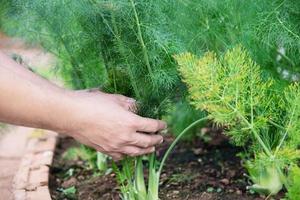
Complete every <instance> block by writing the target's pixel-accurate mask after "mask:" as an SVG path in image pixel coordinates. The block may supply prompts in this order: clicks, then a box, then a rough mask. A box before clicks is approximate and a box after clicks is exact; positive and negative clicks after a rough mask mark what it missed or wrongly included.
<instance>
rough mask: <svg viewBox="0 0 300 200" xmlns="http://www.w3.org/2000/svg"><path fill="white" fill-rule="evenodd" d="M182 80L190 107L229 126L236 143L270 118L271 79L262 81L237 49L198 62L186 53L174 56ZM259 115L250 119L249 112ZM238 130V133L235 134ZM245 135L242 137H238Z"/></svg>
mask: <svg viewBox="0 0 300 200" xmlns="http://www.w3.org/2000/svg"><path fill="white" fill-rule="evenodd" d="M176 60H177V61H178V64H179V66H180V67H179V71H180V73H181V75H182V77H183V81H184V82H185V83H186V84H187V85H188V89H189V93H190V96H191V101H192V104H193V105H195V106H196V108H197V109H200V110H206V111H208V112H209V113H210V116H211V118H212V119H213V120H214V121H215V122H216V123H219V124H222V125H227V126H229V127H230V132H229V134H230V135H232V136H233V137H234V140H235V141H236V143H237V144H244V142H245V141H246V140H247V139H248V136H247V135H246V133H247V132H249V128H253V129H254V128H255V129H260V128H261V127H263V126H265V124H266V121H267V119H268V117H269V115H270V113H268V112H267V110H266V109H265V108H266V106H267V107H269V106H271V105H268V104H269V101H271V99H270V98H272V96H271V95H266V94H267V93H268V91H269V90H270V87H271V85H272V82H273V81H272V80H271V79H268V80H262V78H261V72H260V68H259V66H258V65H256V64H255V63H254V62H253V61H252V60H251V59H250V57H249V56H248V54H247V52H246V51H244V50H243V49H242V48H241V47H237V48H235V49H233V50H231V51H228V52H227V53H226V54H225V55H224V56H223V57H222V58H220V59H218V58H217V56H216V54H215V53H213V52H208V53H206V54H205V55H204V56H203V57H202V58H201V59H199V58H197V57H196V56H195V55H192V54H190V53H185V54H182V55H179V56H176ZM254 110H255V111H256V114H257V113H258V112H261V113H262V114H261V115H256V116H257V117H256V116H254V114H253V112H254ZM236 129H238V132H239V133H236V131H237V130H236ZM241 132H245V134H241Z"/></svg>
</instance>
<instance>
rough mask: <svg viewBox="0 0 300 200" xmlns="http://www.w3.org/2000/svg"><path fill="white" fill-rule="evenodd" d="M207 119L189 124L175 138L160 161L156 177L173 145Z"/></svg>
mask: <svg viewBox="0 0 300 200" xmlns="http://www.w3.org/2000/svg"><path fill="white" fill-rule="evenodd" d="M208 119H209V117H203V118H201V119H198V120H197V121H195V122H193V123H192V124H190V125H189V126H188V127H186V128H185V129H184V130H183V131H182V132H181V133H180V134H179V135H178V136H177V137H176V139H175V140H174V141H173V142H172V144H171V145H170V147H169V148H168V150H167V152H166V153H165V155H164V157H163V158H162V160H161V163H160V166H159V169H158V171H157V174H158V177H159V176H160V174H161V171H162V168H163V166H164V164H165V162H166V160H167V158H168V156H169V154H170V153H171V152H172V150H173V149H174V147H175V145H176V144H177V143H178V141H179V140H180V139H181V138H182V137H183V136H184V135H185V134H186V133H187V132H188V131H189V130H190V129H191V128H193V127H195V126H196V125H198V124H199V123H202V122H204V121H206V120H208Z"/></svg>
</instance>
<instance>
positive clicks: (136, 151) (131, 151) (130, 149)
mask: <svg viewBox="0 0 300 200" xmlns="http://www.w3.org/2000/svg"><path fill="white" fill-rule="evenodd" d="M122 151H123V153H124V154H126V155H129V156H132V157H135V156H141V155H145V154H149V153H153V152H154V151H155V147H149V148H139V147H135V146H126V147H123V148H122Z"/></svg>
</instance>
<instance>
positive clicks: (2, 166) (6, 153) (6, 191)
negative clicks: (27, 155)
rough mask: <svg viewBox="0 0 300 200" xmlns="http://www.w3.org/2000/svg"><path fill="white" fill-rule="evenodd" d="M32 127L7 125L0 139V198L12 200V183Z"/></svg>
mask: <svg viewBox="0 0 300 200" xmlns="http://www.w3.org/2000/svg"><path fill="white" fill-rule="evenodd" d="M31 132H32V129H30V128H25V127H16V126H9V127H7V128H6V132H5V133H4V135H2V136H1V140H0V194H1V196H0V199H1V200H2V199H3V200H12V199H13V195H12V184H13V179H14V176H15V174H16V172H17V171H18V169H19V164H20V161H21V159H22V157H23V153H24V150H25V147H26V142H27V138H28V137H29V135H30V134H31Z"/></svg>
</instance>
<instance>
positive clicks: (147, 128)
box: [137, 117, 167, 133]
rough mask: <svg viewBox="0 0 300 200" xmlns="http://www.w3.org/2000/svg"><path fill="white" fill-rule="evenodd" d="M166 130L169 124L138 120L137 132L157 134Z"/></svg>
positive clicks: (151, 120)
mask: <svg viewBox="0 0 300 200" xmlns="http://www.w3.org/2000/svg"><path fill="white" fill-rule="evenodd" d="M165 128H167V124H166V123H165V122H163V121H161V120H155V119H150V118H143V117H138V119H137V131H139V132H147V133H155V132H158V131H160V130H163V129H165Z"/></svg>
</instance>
